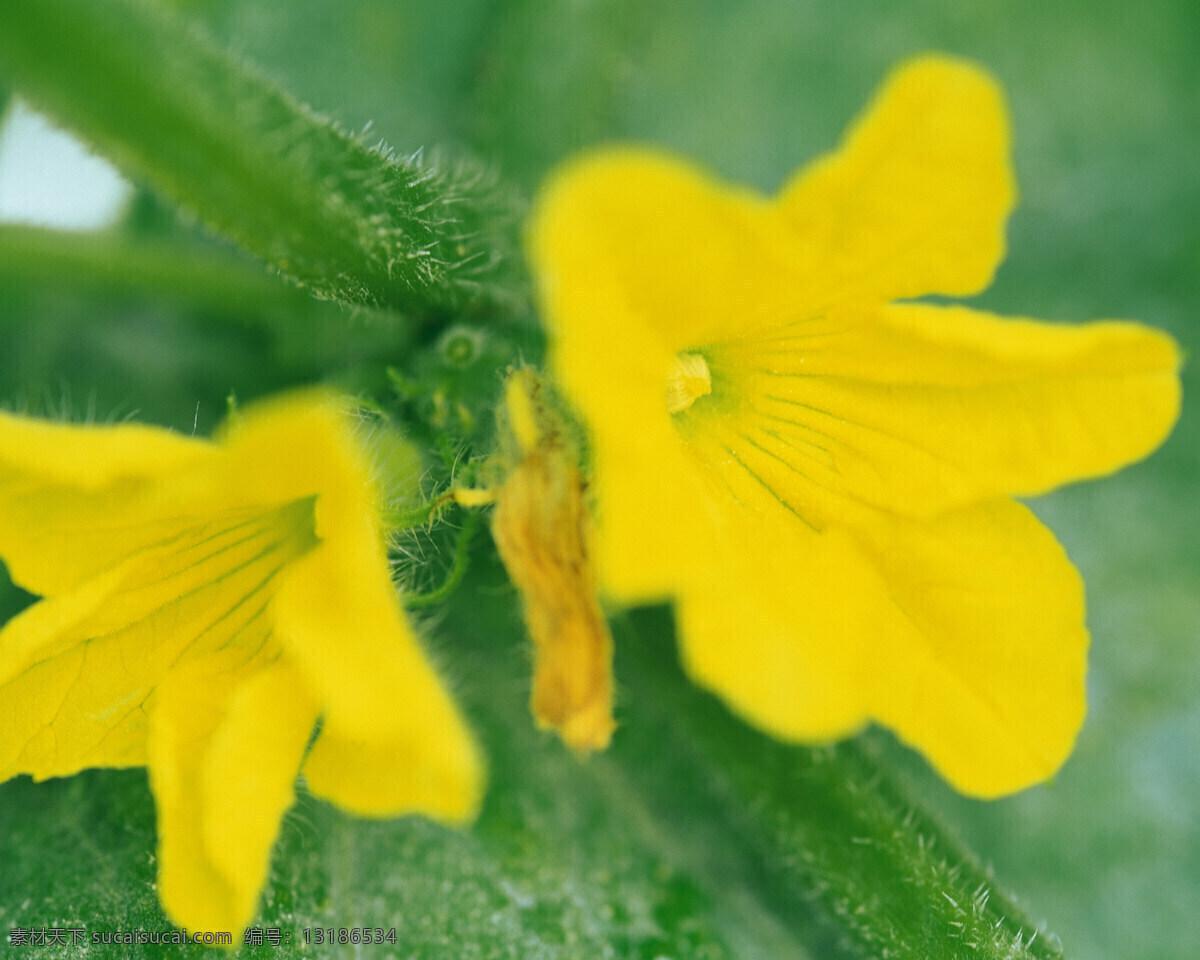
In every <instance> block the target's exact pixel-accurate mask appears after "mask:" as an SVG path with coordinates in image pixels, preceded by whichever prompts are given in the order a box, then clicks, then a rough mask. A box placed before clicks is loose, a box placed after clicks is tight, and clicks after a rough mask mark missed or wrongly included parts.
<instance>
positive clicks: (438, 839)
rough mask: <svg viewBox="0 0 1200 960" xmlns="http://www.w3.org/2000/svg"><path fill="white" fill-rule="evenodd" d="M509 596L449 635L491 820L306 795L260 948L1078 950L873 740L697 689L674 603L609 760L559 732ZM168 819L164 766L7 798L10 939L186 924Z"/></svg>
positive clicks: (481, 602) (4, 855)
mask: <svg viewBox="0 0 1200 960" xmlns="http://www.w3.org/2000/svg"><path fill="white" fill-rule="evenodd" d="M501 583H502V578H501V575H500V574H499V573H498V572H497V571H496V570H495V568H494V565H493V567H492V569H491V570H490V572H489V573H488V574H487V575H486V576H485V577H484V578H483V579H480V578H479V577H475V578H473V579H471V580H469V581H468V583H467V584H466V585H465V586H464V587H463V588H462V590H463V591H464V592H465V593H467V594H468V596H467V597H466V598H463V597H462V595H461V594H460V596H459V598H458V599H459V600H461V601H462V602H459V603H456V604H455V605H454V606H453V609H451V610H450V611H448V613H447V617H446V619H445V620H444V621H443V622H442V623H440V624H439V626H438V630H437V638H438V647H437V650H436V652H437V653H438V654H439V655H440V656H439V658H440V659H442V660H444V661H445V664H446V670H447V672H448V673H449V675H450V676H451V677H452V679H453V680H454V682H455V686H456V688H457V690H458V693H459V695H460V697H461V699H462V700H463V701H464V703H465V704H466V706H467V709H468V712H469V714H470V716H471V719H472V721H473V725H474V727H475V729H476V731H477V732H478V733H479V735H480V737H481V738H482V740H483V742H484V747H485V750H486V753H487V756H488V759H489V764H490V769H491V783H490V787H489V792H488V796H487V800H486V803H485V808H484V811H483V814H482V816H481V818H480V820H479V822H478V823H477V824H476V825H475V826H474V827H473V828H472V829H471V830H470V831H465V832H456V831H451V830H447V829H444V828H441V827H438V826H435V825H432V824H430V823H428V822H425V821H422V820H417V819H407V820H396V821H386V822H378V823H376V822H369V821H362V820H355V819H353V818H351V817H347V816H344V815H342V814H340V813H338V812H336V811H334V810H333V809H331V808H329V807H328V806H326V805H324V804H321V803H317V802H316V801H314V800H312V799H311V798H307V797H304V798H302V800H301V802H300V803H299V804H298V805H297V807H296V808H295V809H294V810H293V811H292V812H291V813H290V814H289V815H288V817H287V818H286V820H285V822H284V825H283V829H282V832H281V839H280V843H279V846H278V848H277V850H276V855H275V860H274V866H273V869H272V876H271V881H270V883H269V885H268V888H267V891H266V895H265V899H264V903H263V910H262V915H261V917H260V918H259V920H258V921H256V923H255V926H256V927H259V928H278V929H279V930H280V931H281V936H282V937H284V938H287V937H290V944H289V945H287V946H286V947H285V948H283V949H281V950H278V951H271V950H270V948H268V947H261V948H260V947H249V948H246V949H245V950H244V951H242V955H243V956H249V957H258V956H263V957H266V956H282V957H293V956H312V957H332V956H340V955H342V949H343V948H341V947H338V946H334V947H330V946H329V945H327V944H326V945H320V946H318V945H314V944H313V943H312V942H311V941H312V939H313V937H314V936H315V935H314V934H313V933H312V931H313V930H315V929H316V928H321V929H323V930H328V929H330V928H333V929H334V930H335V937H336V930H337V928H340V927H372V928H375V927H382V928H384V929H385V930H386V929H390V928H392V927H395V928H396V931H397V939H398V943H397V945H396V947H394V948H391V947H385V946H379V945H375V946H372V947H371V948H370V949H371V950H372V951H373V955H378V956H381V957H383V956H403V957H419V958H425V957H428V958H443V957H448V956H453V957H465V958H470V957H505V958H507V957H512V958H527V957H545V958H569V957H602V956H612V957H631V958H644V960H653V958H656V957H698V958H710V960H721V958H731V960H732V958H739V960H742V958H746V960H752V958H756V957H761V958H780V960H788V958H792V960H806V958H821V960H836V958H851V957H866V956H890V957H894V958H897V960H900V958H912V960H927V958H941V957H946V958H951V957H953V958H957V957H960V956H974V957H980V958H999V957H1008V958H1013V960H1033V958H1037V960H1048V958H1053V957H1057V956H1059V954H1058V953H1057V952H1056V951H1055V950H1054V949H1053V948H1052V947H1051V946H1050V945H1049V942H1048V941H1047V940H1046V938H1045V937H1044V936H1039V938H1038V940H1037V941H1036V942H1035V944H1034V946H1033V948H1032V949H1029V948H1028V940H1029V939H1030V936H1031V934H1032V933H1033V928H1032V926H1031V925H1030V924H1029V922H1028V921H1027V920H1026V919H1025V918H1024V917H1022V916H1021V914H1020V913H1019V911H1017V910H1016V909H1015V908H1014V907H1013V906H1012V905H1011V904H1010V903H1009V902H1007V900H1006V899H1005V898H1004V896H1003V895H1002V894H1000V893H998V892H996V891H995V889H994V884H993V883H992V881H991V879H990V878H989V877H988V876H987V875H986V874H984V873H983V872H982V871H981V870H980V869H979V867H978V866H977V865H976V864H975V863H974V861H973V860H972V859H971V858H970V857H969V856H968V855H966V854H964V853H963V852H962V850H961V849H960V848H958V846H957V845H956V844H954V843H953V842H952V840H951V839H950V838H949V837H948V836H947V835H946V834H945V832H944V831H943V830H942V829H941V828H940V827H938V826H937V825H936V824H935V823H934V822H933V821H932V820H931V819H930V818H928V817H927V816H925V815H924V814H921V813H920V812H919V811H916V810H914V809H913V807H912V805H911V803H910V802H909V801H908V800H906V799H904V798H903V796H902V795H901V793H900V792H899V789H898V787H897V786H896V785H895V784H894V783H892V782H891V780H890V778H887V777H885V776H884V775H883V773H882V770H881V769H880V767H879V765H878V763H877V761H876V760H875V758H874V756H873V754H872V752H871V751H870V750H869V749H861V748H859V747H854V746H851V747H846V748H840V749H838V750H815V751H814V750H807V749H800V748H794V747H785V746H780V745H778V744H775V743H773V742H772V741H770V740H768V739H766V738H764V737H762V736H760V735H758V734H756V733H754V732H753V731H751V730H749V729H748V728H746V727H745V726H744V725H742V724H741V723H740V722H739V721H737V720H736V719H734V718H733V717H731V716H730V715H729V714H728V713H727V712H726V711H725V710H724V708H722V707H721V706H720V705H719V704H717V703H716V701H715V700H713V699H712V698H711V697H709V696H707V695H706V694H704V693H702V692H700V691H698V690H696V689H694V688H693V687H691V685H690V684H689V683H688V682H687V681H686V680H685V679H684V678H683V676H682V675H681V673H680V671H679V667H678V664H677V662H676V661H675V657H674V654H673V643H672V642H671V639H670V621H669V619H668V618H666V617H665V616H663V615H662V614H661V613H651V614H639V615H637V616H635V617H633V618H632V619H631V621H630V623H628V624H625V625H624V629H622V630H621V631H619V635H618V648H619V651H620V652H619V659H618V665H617V666H618V678H619V680H620V681H621V683H622V684H623V685H624V686H625V689H626V697H625V702H624V703H623V704H622V709H621V710H620V711H619V719H620V722H621V728H620V729H619V730H618V733H617V736H616V740H615V742H614V746H613V749H612V751H611V752H610V753H607V754H604V755H600V756H595V757H591V758H589V759H586V760H581V759H579V758H577V757H575V756H574V755H572V754H571V753H570V752H568V751H567V750H566V749H565V748H564V747H563V746H562V745H561V744H560V743H559V742H558V741H557V739H555V738H553V737H552V736H549V735H546V734H540V733H538V732H537V731H536V730H535V729H534V727H533V723H532V721H531V720H530V718H529V715H528V712H527V706H526V701H527V696H528V694H527V690H528V676H527V670H528V667H527V664H526V655H525V651H524V645H525V641H524V639H523V638H522V637H520V635H519V630H518V629H517V621H516V617H515V611H514V607H515V598H514V597H513V596H512V595H511V593H508V592H506V591H503V589H502V588H501V587H500V584H501ZM500 624H507V627H506V628H505V629H501V630H499V631H498V629H497V628H498V625H500ZM498 634H499V635H498ZM152 823H153V818H152V810H151V803H150V798H149V795H148V794H147V792H146V784H145V778H144V776H143V775H142V774H141V773H135V772H124V773H122V772H91V773H87V774H84V775H82V776H80V777H76V778H73V779H70V780H65V781H53V782H50V783H46V784H39V785H35V784H32V783H30V782H29V781H28V780H26V779H24V778H22V779H19V780H16V781H13V782H11V783H8V784H5V785H3V786H0V859H2V860H3V863H4V864H5V870H4V871H3V873H2V874H0V904H4V905H11V906H6V907H5V908H4V910H5V912H4V913H3V914H0V925H4V926H9V927H12V926H19V927H23V928H30V927H41V926H43V925H45V926H52V925H55V924H57V925H59V926H78V925H80V924H82V925H85V926H86V927H87V928H88V930H89V932H91V931H94V930H103V929H131V928H140V929H146V930H157V929H165V928H166V927H167V924H166V921H165V920H164V919H163V918H162V917H161V914H160V913H159V912H158V908H157V904H156V901H155V898H154V891H153V888H152V884H153V873H154V866H153V857H152V848H153V829H152ZM85 837H86V838H87V839H86V842H84V841H83V840H82V839H81V838H85ZM985 889H986V890H987V891H990V897H985V896H984V890H985ZM951 901H954V902H953V903H952V902H951ZM306 928H307V929H308V930H309V940H310V942H309V944H308V945H307V946H306V944H305V942H304V931H305V929H306ZM1018 934H1020V935H1021V936H1022V937H1023V940H1024V943H1025V945H1022V944H1021V943H1019V942H1018ZM971 943H974V944H975V946H974V947H973V948H968V944H971ZM363 949H364V950H366V949H367V948H363ZM968 949H971V950H973V951H974V952H970V953H968V952H967V951H968ZM126 951H127V952H126ZM90 955H91V956H96V957H110V956H111V957H125V956H129V957H135V958H136V957H140V956H147V957H149V956H158V954H157V953H156V952H154V951H152V950H148V952H145V953H138V952H137V950H136V949H130V948H120V949H117V948H111V949H97V950H94V952H93V953H92V954H90Z"/></svg>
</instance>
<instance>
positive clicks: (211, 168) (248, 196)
mask: <svg viewBox="0 0 1200 960" xmlns="http://www.w3.org/2000/svg"><path fill="white" fill-rule="evenodd" d="M0 81H4V82H6V83H11V85H12V87H13V88H14V89H16V90H17V91H19V92H20V93H21V94H22V95H23V96H25V97H27V98H28V99H30V100H31V101H32V102H33V103H34V104H35V105H36V106H38V107H40V108H42V109H44V110H46V111H47V112H49V113H51V114H52V115H54V116H55V117H56V118H57V119H59V120H60V121H62V122H64V123H65V124H67V125H68V126H69V127H71V128H72V129H74V130H75V131H76V132H77V133H79V134H80V135H82V136H83V137H84V138H85V139H86V140H88V141H90V142H91V143H92V144H93V145H94V146H95V147H96V148H97V149H98V150H99V151H100V152H102V153H104V154H106V155H107V156H109V157H111V158H112V159H113V160H114V162H116V164H117V165H118V166H119V167H120V168H121V169H123V170H124V171H126V172H127V173H129V174H132V175H133V176H135V177H139V178H144V179H145V180H146V181H148V182H149V183H151V184H152V185H154V186H155V187H156V188H157V189H158V190H159V191H161V192H162V193H163V194H165V195H167V196H169V197H171V198H173V199H174V200H175V201H176V202H178V203H180V204H181V205H183V206H184V207H185V208H187V209H190V210H192V211H194V212H195V213H196V214H198V215H199V216H200V217H201V218H202V219H203V220H204V221H206V222H207V223H208V224H209V225H210V226H211V227H213V228H214V229H216V230H219V231H221V232H223V233H225V234H227V235H228V236H230V237H232V238H233V239H234V240H236V241H237V242H238V243H239V244H241V245H242V246H243V247H245V248H246V249H247V250H249V251H251V252H252V253H254V254H256V255H257V256H259V257H261V258H262V259H263V260H265V261H266V262H268V263H270V264H271V265H273V266H275V267H276V268H278V269H279V270H281V271H283V272H285V273H287V274H289V275H290V276H291V277H293V278H294V279H295V280H297V281H298V282H300V283H301V284H304V285H306V286H308V287H309V288H310V289H312V290H313V292H314V293H316V294H317V295H318V296H320V297H323V298H333V299H341V300H346V301H350V302H354V303H365V304H378V305H388V306H393V307H398V308H403V309H407V310H418V311H423V310H429V309H440V308H445V307H455V306H460V305H462V304H463V303H465V302H468V301H472V300H476V299H481V298H482V299H485V300H486V299H495V298H497V297H503V296H505V293H504V291H503V290H502V289H500V288H498V287H496V286H495V285H494V281H496V280H497V278H498V276H499V271H500V268H501V266H502V265H503V261H505V259H506V257H507V253H508V250H509V249H510V246H511V236H510V234H511V232H512V231H511V224H512V218H511V216H510V217H508V218H507V219H505V218H504V217H503V216H500V215H499V211H500V210H501V208H502V207H503V205H504V204H503V202H502V201H500V200H497V198H496V191H495V190H493V189H490V188H489V187H488V186H487V185H486V184H482V183H481V180H480V178H479V176H478V175H477V172H476V173H472V172H470V171H463V170H455V171H448V170H441V169H435V168H431V167H428V166H425V165H422V164H421V163H419V162H417V161H415V160H411V159H402V158H396V157H394V156H392V155H391V154H390V153H389V152H387V151H386V150H385V149H384V148H382V147H375V148H368V147H367V146H365V145H364V144H363V143H362V142H361V141H360V140H359V139H357V138H355V137H351V136H349V135H347V134H346V133H344V132H343V131H342V130H340V129H338V128H337V127H336V126H335V125H334V124H333V123H332V122H330V121H329V120H327V119H325V118H323V117H319V116H317V115H316V114H314V113H313V112H312V111H310V110H309V109H308V108H306V107H304V106H303V105H301V104H299V103H297V102H296V101H295V100H293V99H292V98H291V97H289V96H288V95H287V94H285V93H283V92H282V91H280V90H279V89H277V88H276V87H275V86H273V85H272V84H271V83H269V82H268V81H266V80H265V79H263V78H262V77H261V76H259V75H258V74H257V73H256V72H254V71H253V70H252V69H251V68H249V67H248V66H247V65H246V64H245V63H244V62H242V61H240V60H237V59H235V58H233V57H230V56H229V55H227V54H225V53H224V52H223V51H220V50H218V49H216V48H215V47H214V46H213V45H212V44H211V43H210V42H209V41H207V40H206V39H205V38H204V37H202V36H200V35H199V34H198V33H197V32H196V31H195V30H192V29H189V28H188V26H187V25H186V24H185V23H183V22H181V21H179V20H177V19H175V18H174V17H172V16H170V15H168V14H167V13H166V12H165V11H164V10H162V9H160V8H159V7H158V6H157V5H151V4H149V3H145V2H139V0H7V2H6V4H5V11H4V22H3V27H2V29H0Z"/></svg>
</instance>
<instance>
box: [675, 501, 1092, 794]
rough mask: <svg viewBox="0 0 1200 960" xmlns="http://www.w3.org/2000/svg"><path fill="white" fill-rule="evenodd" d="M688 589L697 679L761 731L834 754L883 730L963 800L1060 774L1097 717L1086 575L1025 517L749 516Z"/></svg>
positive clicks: (683, 606)
mask: <svg viewBox="0 0 1200 960" xmlns="http://www.w3.org/2000/svg"><path fill="white" fill-rule="evenodd" d="M730 529H737V531H738V535H737V538H736V539H730V540H729V541H728V543H727V544H726V548H727V549H726V551H725V552H724V553H723V554H722V555H720V556H719V557H714V558H710V563H711V570H712V577H711V579H710V580H708V581H706V582H705V581H698V582H696V584H695V585H694V586H693V587H689V588H687V589H685V590H683V591H681V594H680V597H679V621H678V622H679V634H680V644H681V648H682V651H683V656H684V663H685V667H686V668H687V670H688V673H689V674H690V675H691V676H692V678H693V679H695V680H696V681H697V682H698V683H700V684H702V685H703V686H705V687H707V688H709V689H711V690H713V691H714V692H716V693H718V694H719V695H720V696H721V697H722V698H723V699H724V700H725V701H726V702H727V703H728V704H729V705H730V707H731V708H732V709H733V710H734V711H735V712H737V713H738V714H740V715H741V716H743V717H744V718H745V719H747V720H748V721H749V722H751V723H753V724H755V725H756V726H758V727H760V728H762V729H764V730H766V731H767V732H769V733H771V734H773V735H774V736H777V737H780V738H782V739H785V740H795V741H800V742H805V743H812V742H820V741H824V740H828V739H831V738H834V737H839V736H844V735H847V734H849V733H852V732H853V731H854V730H855V729H856V728H857V727H859V726H861V725H862V724H863V723H865V722H866V721H868V720H871V719H874V720H877V721H879V722H880V723H882V724H884V725H885V726H887V727H889V728H890V729H892V730H894V731H895V732H896V733H897V734H898V735H899V736H900V737H901V738H902V739H903V740H904V741H905V742H907V743H909V744H910V745H911V746H913V747H915V748H916V749H918V750H920V751H921V752H922V753H923V754H925V756H926V757H928V758H929V760H930V762H931V763H933V765H934V766H935V767H937V769H938V770H939V772H940V773H941V774H942V775H943V776H944V777H945V778H946V779H947V780H948V781H949V782H950V783H951V784H953V785H954V786H955V787H956V788H957V789H959V790H960V791H962V792H964V793H968V794H972V795H976V796H984V797H992V796H998V795H1001V794H1005V793H1011V792H1013V791H1015V790H1020V789H1022V788H1024V787H1027V786H1029V785H1030V784H1033V783H1036V782H1039V781H1041V780H1044V779H1046V778H1047V777H1048V776H1050V775H1052V774H1053V773H1054V772H1055V771H1056V770H1057V769H1058V768H1059V766H1061V764H1062V763H1063V761H1064V760H1065V759H1066V757H1067V755H1068V754H1069V752H1070V750H1071V747H1072V745H1073V743H1074V739H1075V735H1076V733H1077V731H1078V729H1079V726H1080V724H1081V723H1082V720H1083V714H1084V710H1085V700H1084V673H1085V669H1086V650H1087V632H1086V630H1085V629H1084V624H1083V592H1082V584H1081V583H1080V580H1079V577H1078V574H1077V573H1076V572H1075V569H1074V568H1073V567H1072V566H1071V564H1070V562H1069V561H1068V560H1067V558H1066V556H1065V555H1064V554H1063V551H1062V549H1061V547H1059V546H1058V544H1057V542H1056V541H1055V540H1054V537H1053V536H1052V535H1051V534H1050V533H1049V531H1047V530H1046V529H1045V527H1043V526H1042V525H1041V524H1040V523H1039V522H1038V521H1037V520H1036V519H1034V518H1033V516H1032V515H1031V514H1030V513H1029V512H1028V511H1027V510H1026V509H1025V508H1024V507H1021V506H1019V505H1017V504H1015V503H1013V502H1012V501H994V502H992V503H989V504H986V505H983V506H975V507H970V508H967V509H965V510H962V511H958V512H955V513H951V514H947V515H945V516H943V517H941V518H938V519H937V520H935V521H925V522H916V521H910V520H903V519H901V518H897V517H894V516H891V515H888V514H884V513H879V512H876V511H865V512H864V514H863V515H862V516H860V518H859V523H858V529H857V530H856V531H855V533H854V535H853V537H851V536H847V534H846V533H844V532H841V531H838V530H834V531H829V532H825V533H817V532H814V531H812V530H810V529H808V528H806V527H804V526H803V525H802V524H801V523H799V522H798V521H796V520H795V519H794V518H790V517H788V516H786V515H785V511H784V510H783V509H779V510H778V511H777V512H776V513H775V515H772V514H770V513H767V514H765V515H762V516H752V515H750V514H749V513H747V515H746V516H744V517H743V518H742V522H741V523H740V524H738V526H737V527H736V528H733V527H731V528H730Z"/></svg>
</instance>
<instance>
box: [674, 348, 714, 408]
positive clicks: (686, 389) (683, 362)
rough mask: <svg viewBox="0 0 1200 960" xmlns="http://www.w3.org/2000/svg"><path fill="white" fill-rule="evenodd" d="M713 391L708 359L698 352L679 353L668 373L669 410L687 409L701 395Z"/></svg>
mask: <svg viewBox="0 0 1200 960" xmlns="http://www.w3.org/2000/svg"><path fill="white" fill-rule="evenodd" d="M709 393H712V375H711V374H710V373H709V372H708V361H707V360H705V359H704V357H702V356H701V355H700V354H698V353H677V354H676V355H675V363H674V364H673V365H672V367H671V372H670V373H668V374H667V412H668V413H679V412H680V411H682V410H686V409H687V408H688V407H690V406H691V405H692V404H693V403H695V402H696V400H697V399H699V398H700V397H703V396H705V395H706V394H709Z"/></svg>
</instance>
